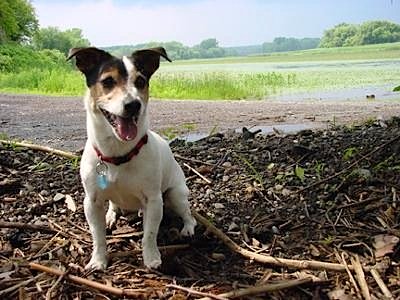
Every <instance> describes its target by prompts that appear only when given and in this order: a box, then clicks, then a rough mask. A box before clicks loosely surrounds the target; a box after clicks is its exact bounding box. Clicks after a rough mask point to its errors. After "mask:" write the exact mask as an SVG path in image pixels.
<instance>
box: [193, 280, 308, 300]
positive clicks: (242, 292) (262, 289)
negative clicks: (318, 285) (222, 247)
mask: <svg viewBox="0 0 400 300" xmlns="http://www.w3.org/2000/svg"><path fill="white" fill-rule="evenodd" d="M309 282H312V278H302V279H295V280H290V281H286V282H282V283H271V284H265V285H257V286H252V287H249V288H246V289H239V290H233V291H231V292H227V293H223V294H219V295H217V296H219V297H226V298H229V299H231V298H239V297H244V296H251V295H257V294H261V293H267V292H274V291H279V290H283V289H288V288H292V287H295V286H299V285H301V284H305V283H309ZM199 300H210V298H209V297H205V298H201V299H199Z"/></svg>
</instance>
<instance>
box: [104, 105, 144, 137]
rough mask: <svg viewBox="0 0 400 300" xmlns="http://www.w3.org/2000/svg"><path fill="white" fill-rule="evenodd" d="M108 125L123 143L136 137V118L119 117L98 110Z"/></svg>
mask: <svg viewBox="0 0 400 300" xmlns="http://www.w3.org/2000/svg"><path fill="white" fill-rule="evenodd" d="M100 110H101V112H102V113H103V115H104V117H105V118H106V120H107V121H108V123H109V124H110V125H111V126H112V127H113V128H114V130H115V132H116V133H117V134H118V137H119V138H120V139H121V140H123V141H131V140H133V139H134V138H135V137H136V135H137V119H138V117H137V116H130V117H121V116H118V115H114V114H112V113H110V112H109V111H107V110H105V109H102V108H100Z"/></svg>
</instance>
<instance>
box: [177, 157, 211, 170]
mask: <svg viewBox="0 0 400 300" xmlns="http://www.w3.org/2000/svg"><path fill="white" fill-rule="evenodd" d="M174 156H175V158H178V159H181V160H185V161H190V162H194V163H198V164H202V165H207V166H211V167H215V166H216V165H215V164H210V163H208V162H205V161H201V160H198V159H194V158H187V157H184V156H182V155H179V154H174ZM217 167H218V166H217Z"/></svg>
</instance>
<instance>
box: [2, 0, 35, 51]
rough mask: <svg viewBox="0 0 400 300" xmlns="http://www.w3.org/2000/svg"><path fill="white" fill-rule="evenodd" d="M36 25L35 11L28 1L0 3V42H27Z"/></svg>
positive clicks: (12, 0) (9, 0)
mask: <svg viewBox="0 0 400 300" xmlns="http://www.w3.org/2000/svg"><path fill="white" fill-rule="evenodd" d="M38 24H39V22H38V20H37V18H36V14H35V9H34V8H33V6H32V4H31V3H30V2H29V1H27V0H1V1H0V42H7V41H14V42H18V43H24V42H29V41H30V39H31V38H32V36H33V35H34V34H35V32H36V31H37V29H38V27H39V25H38Z"/></svg>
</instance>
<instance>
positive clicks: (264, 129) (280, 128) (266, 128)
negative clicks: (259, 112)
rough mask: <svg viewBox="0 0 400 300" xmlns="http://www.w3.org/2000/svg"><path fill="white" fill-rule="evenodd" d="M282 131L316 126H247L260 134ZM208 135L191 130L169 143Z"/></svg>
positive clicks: (300, 129) (287, 131) (193, 139)
mask: <svg viewBox="0 0 400 300" xmlns="http://www.w3.org/2000/svg"><path fill="white" fill-rule="evenodd" d="M274 128H275V130H277V131H279V132H282V133H297V132H299V131H302V130H306V129H314V128H316V126H315V125H309V124H274V125H268V126H266V125H259V126H253V127H251V128H248V129H249V130H250V131H251V132H254V131H257V130H261V132H260V133H261V134H270V133H273V132H275V130H274ZM235 132H236V133H242V128H236V129H235ZM206 137H208V133H200V132H191V133H187V134H184V135H180V136H178V137H177V138H175V139H173V140H172V141H170V143H172V142H174V141H177V140H184V141H186V142H197V141H199V140H201V139H204V138H206Z"/></svg>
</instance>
